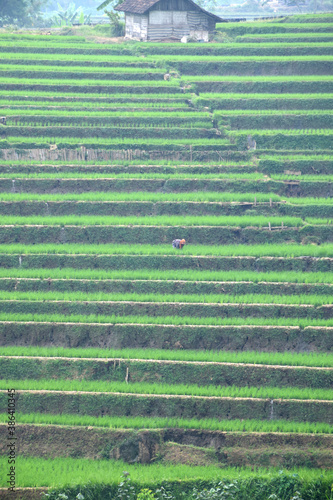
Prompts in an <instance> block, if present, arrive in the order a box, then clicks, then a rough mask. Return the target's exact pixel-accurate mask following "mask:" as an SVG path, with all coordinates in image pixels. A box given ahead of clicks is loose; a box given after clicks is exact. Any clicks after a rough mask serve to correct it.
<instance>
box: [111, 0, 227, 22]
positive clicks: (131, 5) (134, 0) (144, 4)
mask: <svg viewBox="0 0 333 500" xmlns="http://www.w3.org/2000/svg"><path fill="white" fill-rule="evenodd" d="M159 1H160V0H124V1H123V2H122V3H121V4H120V5H118V6H117V7H115V10H119V11H123V12H131V13H133V14H144V13H145V12H147V10H149V9H151V7H153V6H154V5H155V4H156V3H158V2H159ZM187 1H188V2H189V3H190V4H192V5H195V7H196V8H197V9H198V10H201V12H204V13H205V14H207V15H208V16H210V17H213V18H214V19H215V21H216V22H224V21H225V19H222V18H221V17H219V16H216V15H215V14H212V13H211V12H208V11H207V10H205V9H202V8H201V7H199V5H197V4H196V3H194V2H193V1H192V0H187Z"/></svg>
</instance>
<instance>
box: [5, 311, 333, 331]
mask: <svg viewBox="0 0 333 500" xmlns="http://www.w3.org/2000/svg"><path fill="white" fill-rule="evenodd" d="M0 321H3V322H12V323H26V322H34V323H47V324H48V323H50V324H51V323H73V324H75V323H80V324H87V325H89V324H112V325H113V324H128V323H130V324H132V325H163V326H168V325H170V326H176V325H177V326H181V325H183V326H188V325H190V326H194V325H202V326H207V327H211V328H214V327H216V326H239V327H242V328H244V327H245V326H271V327H273V326H287V327H288V326H297V327H300V328H306V327H308V326H309V327H324V328H329V327H332V326H333V319H317V318H270V319H267V318H253V317H249V318H239V317H233V318H232V317H230V318H217V317H203V318H198V317H194V316H116V315H110V316H105V315H95V314H89V315H86V316H83V315H79V314H77V315H72V314H69V315H63V314H31V313H26V314H21V313H20V314H18V313H11V314H9V313H6V314H1V313H0Z"/></svg>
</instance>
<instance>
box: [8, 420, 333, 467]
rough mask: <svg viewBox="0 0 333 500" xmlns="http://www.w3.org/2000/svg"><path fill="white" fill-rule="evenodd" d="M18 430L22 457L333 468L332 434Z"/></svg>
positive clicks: (62, 428)
mask: <svg viewBox="0 0 333 500" xmlns="http://www.w3.org/2000/svg"><path fill="white" fill-rule="evenodd" d="M17 428H18V432H19V435H20V440H19V454H20V455H22V456H38V457H43V458H55V457H59V456H65V457H72V458H88V459H93V460H99V459H108V458H115V459H122V460H125V461H127V462H129V463H135V462H140V463H151V462H154V461H156V460H162V461H163V462H172V463H188V464H191V465H209V464H221V466H224V465H228V466H229V465H235V466H243V465H262V466H268V465H272V466H275V465H276V466H284V467H287V466H306V467H323V468H333V435H327V434H296V433H295V434H293V433H254V432H253V433H246V432H221V431H206V430H194V429H193V430H191V429H188V430H185V429H159V430H148V431H147V430H132V429H121V430H117V429H103V428H97V427H83V426H82V427H72V426H60V425H36V424H18V426H17ZM6 432H7V428H6V425H5V424H0V443H5V442H6V439H5V436H6ZM1 437H3V439H1ZM5 453H6V449H5V445H4V444H3V445H1V444H0V454H5Z"/></svg>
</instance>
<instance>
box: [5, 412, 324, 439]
mask: <svg viewBox="0 0 333 500" xmlns="http://www.w3.org/2000/svg"><path fill="white" fill-rule="evenodd" d="M16 414H17V420H18V421H19V422H20V423H21V424H42V425H70V426H73V425H75V426H85V427H88V426H91V427H100V428H108V429H168V428H169V429H175V428H179V429H204V430H210V431H223V432H284V433H286V432H288V433H297V434H309V433H310V434H332V432H333V430H332V426H330V425H329V424H325V423H323V422H294V421H289V420H267V421H263V420H255V419H247V420H239V419H234V420H216V419H194V418H192V419H185V418H162V417H160V418H159V417H130V416H127V417H111V416H108V415H104V416H103V417H93V416H91V415H71V414H64V413H63V414H47V413H21V412H17V413H16ZM7 420H8V419H7V414H6V413H0V422H1V423H6V422H7Z"/></svg>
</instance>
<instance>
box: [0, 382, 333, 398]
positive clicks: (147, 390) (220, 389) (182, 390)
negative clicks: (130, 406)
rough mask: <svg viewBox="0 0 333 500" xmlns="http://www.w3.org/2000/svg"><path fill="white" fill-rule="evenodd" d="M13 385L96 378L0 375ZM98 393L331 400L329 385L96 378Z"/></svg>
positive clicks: (51, 386) (52, 387)
mask: <svg viewBox="0 0 333 500" xmlns="http://www.w3.org/2000/svg"><path fill="white" fill-rule="evenodd" d="M7 387H15V390H16V391H22V390H34V391H84V392H95V393H96V394H97V392H96V381H89V380H64V379H63V380H61V379H53V380H49V379H39V380H33V379H29V380H5V379H0V389H1V390H6V389H7ZM98 392H99V393H103V392H105V393H110V392H113V393H126V394H157V395H161V396H163V395H170V396H171V395H172V396H194V397H196V396H201V397H217V398H223V397H224V398H225V397H228V398H255V399H257V398H260V399H262V398H264V399H267V398H269V399H280V398H283V399H299V400H304V399H311V400H322V401H331V400H333V391H332V390H331V389H316V388H309V389H308V388H304V389H301V388H298V387H238V386H214V385H212V386H197V385H194V384H193V385H192V384H191V385H181V384H175V385H169V384H160V383H159V384H148V383H144V382H140V383H126V382H116V383H115V382H109V381H108V382H106V381H104V380H99V381H98Z"/></svg>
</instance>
